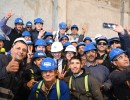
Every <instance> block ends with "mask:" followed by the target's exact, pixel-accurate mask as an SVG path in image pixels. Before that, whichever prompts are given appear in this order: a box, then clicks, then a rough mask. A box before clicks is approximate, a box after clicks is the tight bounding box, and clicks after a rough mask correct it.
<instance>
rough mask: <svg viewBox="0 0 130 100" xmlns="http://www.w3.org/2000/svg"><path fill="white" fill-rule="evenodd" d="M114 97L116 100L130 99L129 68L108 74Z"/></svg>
mask: <svg viewBox="0 0 130 100" xmlns="http://www.w3.org/2000/svg"><path fill="white" fill-rule="evenodd" d="M110 79H111V81H112V87H113V90H114V95H115V96H116V97H117V99H118V100H129V99H130V66H129V67H127V68H126V69H125V70H122V71H121V70H119V69H116V70H115V71H113V72H112V73H111V74H110Z"/></svg>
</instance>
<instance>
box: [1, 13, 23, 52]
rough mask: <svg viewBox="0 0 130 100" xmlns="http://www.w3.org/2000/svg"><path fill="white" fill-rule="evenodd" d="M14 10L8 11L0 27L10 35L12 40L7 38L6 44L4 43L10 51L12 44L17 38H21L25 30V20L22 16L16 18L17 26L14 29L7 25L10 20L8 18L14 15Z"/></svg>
mask: <svg viewBox="0 0 130 100" xmlns="http://www.w3.org/2000/svg"><path fill="white" fill-rule="evenodd" d="M13 14H14V13H13V12H8V13H7V14H6V15H5V16H4V18H3V19H2V20H1V21H0V28H1V30H2V31H3V32H4V33H5V34H6V35H8V37H9V39H10V41H8V40H5V44H4V48H5V49H6V51H7V52H8V51H9V50H10V49H11V47H12V44H13V42H14V40H15V39H16V38H19V37H21V36H22V32H23V20H22V19H21V18H16V19H15V21H14V24H15V27H14V29H12V28H11V27H9V26H7V25H6V23H7V21H8V19H9V18H10V17H11V16H13Z"/></svg>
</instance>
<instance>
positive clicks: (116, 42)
mask: <svg viewBox="0 0 130 100" xmlns="http://www.w3.org/2000/svg"><path fill="white" fill-rule="evenodd" d="M110 44H111V45H112V44H120V42H119V41H112V42H111V43H110Z"/></svg>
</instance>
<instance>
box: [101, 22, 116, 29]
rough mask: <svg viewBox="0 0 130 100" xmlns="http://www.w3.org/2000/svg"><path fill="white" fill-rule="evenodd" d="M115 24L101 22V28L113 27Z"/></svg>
mask: <svg viewBox="0 0 130 100" xmlns="http://www.w3.org/2000/svg"><path fill="white" fill-rule="evenodd" d="M115 27H116V25H115V24H113V23H103V28H107V29H112V30H113V29H115Z"/></svg>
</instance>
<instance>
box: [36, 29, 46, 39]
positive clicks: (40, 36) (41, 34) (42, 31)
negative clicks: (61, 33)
mask: <svg viewBox="0 0 130 100" xmlns="http://www.w3.org/2000/svg"><path fill="white" fill-rule="evenodd" d="M44 33H45V30H41V31H40V32H39V34H38V39H41V38H42V36H43V35H44Z"/></svg>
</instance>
